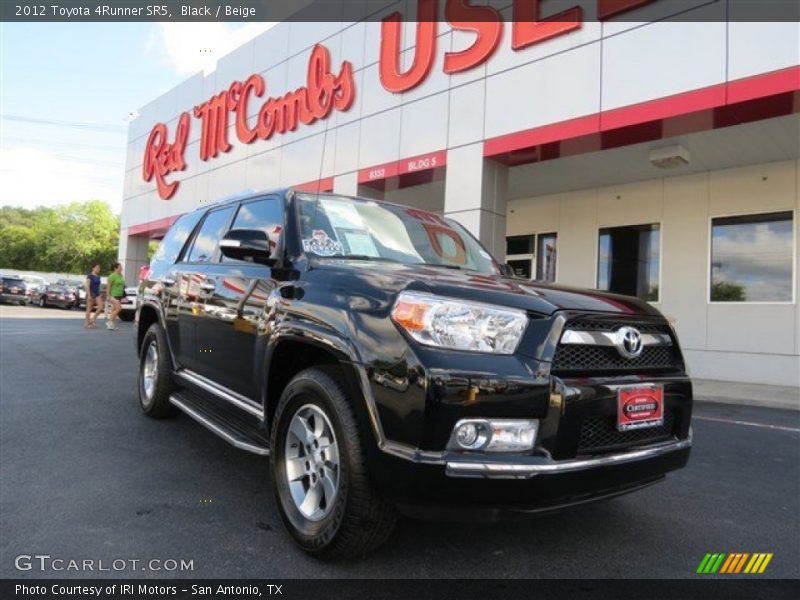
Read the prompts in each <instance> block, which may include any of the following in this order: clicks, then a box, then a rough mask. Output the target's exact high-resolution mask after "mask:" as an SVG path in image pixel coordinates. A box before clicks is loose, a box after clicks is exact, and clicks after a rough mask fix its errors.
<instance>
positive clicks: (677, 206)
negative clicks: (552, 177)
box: [507, 160, 800, 386]
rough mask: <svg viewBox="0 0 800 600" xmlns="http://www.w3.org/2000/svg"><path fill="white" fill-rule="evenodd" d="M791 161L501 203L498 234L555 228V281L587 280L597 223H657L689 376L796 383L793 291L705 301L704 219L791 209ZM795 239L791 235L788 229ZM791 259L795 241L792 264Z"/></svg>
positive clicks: (662, 306) (799, 167)
mask: <svg viewBox="0 0 800 600" xmlns="http://www.w3.org/2000/svg"><path fill="white" fill-rule="evenodd" d="M798 177H800V161H797V160H794V161H784V162H778V163H768V164H763V165H754V166H748V167H742V168H736V169H726V170H719V171H708V172H704V173H697V174H693V175H687V176H679V177H669V178H664V179H655V180H649V181H644V182H639V183H629V184H625V185H619V186H609V187H603V188H594V189H587V190H580V191H576V192H568V193H563V194H553V195H549V196H543V197H538V198H524V199H515V200H509V201H508V219H507V224H508V235H524V234H530V233H548V232H553V231H555V232H557V233H558V258H557V265H556V276H557V282H558V283H562V284H567V285H576V286H581V287H595V286H596V277H597V247H598V230H599V229H600V228H603V227H609V226H620V225H639V224H646V223H659V224H660V225H661V244H662V246H661V285H660V301H659V302H657V303H654V305H655V306H657V307H658V308H659V310H661V311H662V312H663V313H664V314H665V315H666V316H668V317H669V318H672V319H675V321H676V323H677V325H676V326H677V330H678V334H679V336H680V340H681V344H682V347H683V350H684V353H685V355H686V358H687V361H688V363H689V366H690V369H691V373H692V375H693V376H694V377H698V378H702V379H719V380H728V381H741V382H751V383H766V384H775V385H785V386H800V310H798V303H797V298H798V297H800V286H798V281H797V276H796V275H795V282H794V284H795V301H794V302H792V303H766V304H765V303H731V304H723V303H711V302H709V301H708V297H709V289H708V288H709V264H710V232H711V218H712V217H715V216H721V215H736V214H748V213H758V212H775V211H781V210H794V211H795V216H794V224H795V232H796V231H797V221H798V214H800V191H799V190H798ZM795 237H796V234H795ZM798 262H800V253H798V245H797V243H795V271H796V270H797V264H798Z"/></svg>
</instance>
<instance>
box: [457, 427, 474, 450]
mask: <svg viewBox="0 0 800 600" xmlns="http://www.w3.org/2000/svg"><path fill="white" fill-rule="evenodd" d="M478 434H479V431H478V426H477V425H476V424H475V423H464V424H463V425H461V426H460V427H457V428H456V442H458V445H459V446H461V447H462V448H472V447H473V446H474V445H475V442H477V441H478Z"/></svg>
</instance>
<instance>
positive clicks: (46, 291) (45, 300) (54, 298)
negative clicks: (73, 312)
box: [31, 283, 75, 308]
mask: <svg viewBox="0 0 800 600" xmlns="http://www.w3.org/2000/svg"><path fill="white" fill-rule="evenodd" d="M31 302H34V303H35V304H38V305H39V306H40V307H42V308H46V307H48V306H58V307H59V308H72V307H73V306H75V292H73V291H72V290H70V289H69V288H65V287H63V286H60V285H57V284H54V283H53V284H50V285H46V286H44V287H43V288H38V289H37V290H36V292H34V294H33V296H32V297H31Z"/></svg>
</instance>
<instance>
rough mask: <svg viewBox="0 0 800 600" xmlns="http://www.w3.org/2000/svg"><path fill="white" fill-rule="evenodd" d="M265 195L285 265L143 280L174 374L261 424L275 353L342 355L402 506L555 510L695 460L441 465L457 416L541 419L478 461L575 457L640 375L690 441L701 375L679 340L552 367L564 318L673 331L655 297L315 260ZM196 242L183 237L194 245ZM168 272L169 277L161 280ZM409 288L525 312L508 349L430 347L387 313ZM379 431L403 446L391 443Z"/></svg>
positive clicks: (143, 303) (158, 270) (164, 267)
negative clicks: (656, 387)
mask: <svg viewBox="0 0 800 600" xmlns="http://www.w3.org/2000/svg"><path fill="white" fill-rule="evenodd" d="M271 194H272V195H276V196H280V197H281V198H282V199H283V201H284V207H285V215H284V216H285V235H284V236H283V238H282V239H283V242H282V245H281V246H279V247H278V248H277V253H278V256H279V261H278V263H277V264H276V265H274V266H272V267H268V266H263V265H257V264H250V263H244V262H221V261H220V259H219V256H217V257H215V258H214V259H212V261H211V262H207V263H202V264H199V263H198V264H192V263H188V262H180V259H179V261H178V262H175V263H158V262H154V263H153V264H152V265H151V271H150V275H149V278H148V279H147V280H146V281H144V282H143V283H142V285H141V289H140V293H139V306H138V308H137V322H138V324H139V326H138V343H141V339H142V336H143V334H144V331H145V330H146V328H147V327H148V326H149V325H150V324H152V323H153V322H157V321H158V322H160V323H161V324H162V326H163V327H165V329H166V331H167V333H168V340H169V343H170V349H171V353H172V359H173V365H174V367H175V370H176V371H179V370H180V369H189V370H191V371H193V372H196V373H198V374H200V375H201V376H203V377H206V378H208V379H210V380H213V381H214V382H216V383H217V384H219V385H221V386H224V387H225V388H227V389H229V390H232V391H233V392H235V393H236V394H239V395H241V396H243V397H246V398H248V399H250V400H251V401H252V402H253V403H254V404H257V405H258V406H260V407H262V408H263V412H264V417H263V419H258V418H253V417H252V416H249V415H242V417H243V418H249V419H251V420H252V421H253V423H254V425H255V426H258V427H261V428H263V429H266V430H268V429H269V427H270V426H271V422H270V418H271V415H272V410H274V407H275V404H276V403H277V402H278V399H279V397H280V392H281V389H282V388H281V387H280V386H279V383H283V384H285V378H283V377H281V375H282V373H277V372H276V369H275V368H274V365H275V364H276V360H278V357H280V360H282V361H283V362H282V363H281V368H284V367H283V365H286V364H291V363H292V361H291V360H287V358H286V356H285V355H282V354H281V353H282V349H283V348H286V347H291V348H292V350H291V352H292V354H293V356H294V357H295V358H296V357H297V356H298V355H299V354H302V353H304V351H303V348H308V349H309V350H308V352H309V354H311V355H314V356H325V357H326V358H327V359H328V360H335V361H337V362H338V364H340V365H341V366H342V368H343V370H344V371H345V372H346V373H348V376H349V378H350V382H351V390H352V392H353V394H352V396H353V404H354V406H355V410H356V413H357V416H358V418H359V422H360V425H361V432H362V441H363V443H364V445H365V449H366V452H367V457H368V460H369V464H370V470H371V473H372V478H373V483H374V484H375V485H376V486H377V487H378V489H379V490H380V491H381V493H383V494H384V495H385V496H386V497H387V498H389V499H391V500H393V501H395V502H396V503H398V504H399V505H404V506H408V507H416V506H420V505H429V504H432V503H433V504H437V505H438V504H459V505H479V506H492V507H512V508H520V509H547V508H554V507H560V506H563V505H569V504H573V503H578V502H583V501H586V500H590V499H593V498H598V497H604V496H609V495H615V494H618V493H624V492H626V491H629V490H632V489H636V488H638V487H641V486H643V485H647V484H649V483H652V482H653V481H657V480H658V479H660V478H662V477H663V476H664V474H665V473H666V472H668V471H670V470H673V469H677V468H680V467H682V466H684V465H685V464H686V461H687V460H688V456H689V450H688V448H686V449H681V450H680V451H676V452H672V453H669V454H666V455H662V456H659V457H657V458H652V459H647V460H642V461H636V462H630V463H626V464H621V465H615V466H602V467H597V468H592V469H588V470H581V471H574V472H570V473H559V474H542V475H537V476H535V477H532V478H528V479H513V480H510V479H470V478H454V477H449V476H447V475H446V474H445V466H444V463H446V462H448V461H461V460H471V459H474V458H475V457H474V456H472V455H470V453H463V452H453V451H446V449H445V446H446V444H447V441H448V439H449V437H450V434H451V431H452V429H453V426H454V425H455V423H456V422H457V421H458V420H459V419H462V418H465V417H495V418H498V417H516V418H529V419H530V418H535V419H540V420H541V421H540V431H539V435H538V438H537V448H536V450H535V452H533V453H530V454H527V455H511V456H509V455H507V454H506V455H481V456H480V457H479V458H480V459H481V460H489V461H492V460H502V461H503V462H505V463H509V462H510V463H513V462H520V463H526V462H531V461H536V460H539V459H542V460H544V459H545V458H546V459H547V460H550V461H552V460H555V461H559V460H570V459H575V458H576V457H577V458H580V457H581V453H580V451H579V440H580V436H581V428H582V423H583V421H584V419H586V418H589V417H595V418H596V417H607V418H609V419H613V418H616V411H617V396H616V389H617V387H618V386H620V385H628V384H632V383H637V382H642V383H645V382H647V383H651V382H657V383H662V384H663V385H664V390H665V407H666V409H667V410H669V411H670V413H671V414H672V415H673V418H674V422H673V424H672V427H673V430H672V432H671V435H672V437H673V438H674V439H677V440H681V439H686V438H687V437H689V426H690V418H691V403H692V387H691V383H690V381H689V379H688V376H687V375H686V373H685V369H684V367H683V360H682V357H681V356H680V351H679V350H678V346H677V339H674V344H675V346H674V351H675V353H676V357H677V358H676V362H675V364H673V365H672V366H671V367H669V368H658V369H636V368H632V369H623V370H618V371H616V372H613V371H612V372H601V373H594V372H586V373H581V372H574V371H573V372H568V371H565V372H554V371H553V370H552V369H551V366H552V364H553V363H552V361H553V355H554V352H555V351H556V342H557V340H558V337H557V336H556V337H554V332H556V331H557V332H558V333H560V331H561V326H563V324H564V323H569V322H571V320H573V319H575V318H579V317H580V318H586V317H592V318H596V319H600V320H603V319H608V320H612V321H614V322H615V323H616V322H624V323H626V324H634V325H635V324H643V325H648V324H649V325H655V326H660V327H663V328H665V329H666V330H668V331H670V332H671V331H672V329H671V328H670V327H669V325H668V323H667V321H666V320H665V319H664V317H663V316H661V314H660V313H659V312H658V311H657V310H656V309H655V308H653V307H652V306H650V305H649V304H647V303H646V302H643V301H641V300H638V299H636V298H632V297H627V296H619V295H614V294H609V293H604V292H598V291H595V290H584V289H573V288H568V287H564V286H555V285H548V284H540V283H536V282H531V281H524V280H518V279H512V278H508V277H503V276H500V275H497V276H487V275H483V274H477V273H474V272H469V271H460V270H451V269H442V268H436V267H427V266H414V265H405V264H400V263H390V262H376V261H367V260H350V259H345V258H333V257H331V258H324V259H321V258H318V257H313V256H308V255H306V254H305V253H303V252H302V249H301V246H300V241H299V239H298V237H299V234H298V226H297V219H298V217H297V215H296V214H295V206H294V202H295V201H294V192H292V191H290V190H289V191H287V190H282V191H278V192H272V193H271ZM263 197H264V194H261V195H258V196H251V197H245V198H239V199H233V200H229V201H226V202H227V203H233V204H236V203H240V202H246V201H248V200H252V199H253V198H263ZM223 204H224V203H223ZM220 205H221V204H219V203H218V204H215V205H214V206H212V207H205V208H203V209H201V210H202V211H208V210H209V208H212V209H213V208H217V207H219V206H220ZM200 223H202V221H200ZM228 226H229V227H230V222H229V223H228ZM196 228H197V227H195V229H196ZM191 240H192V238H191V236H190V237H189V240H188V242H187V244H190V243H191ZM165 279H166V280H172V281H174V284H173V285H171V286H169V287H167V286H165V285H163V283H162V282H163V281H164V280H165ZM204 282H206V283H214V286H213V287H214V291H213V292H211V293H205V292H203V291H202V290H201V289H199V285H200V284H202V283H204ZM404 290H415V291H422V292H429V293H433V294H437V295H441V296H446V297H449V298H460V299H465V300H470V301H479V302H483V303H487V304H492V305H498V306H505V307H514V308H518V309H522V310H524V311H526V312H527V314H528V316H529V323H528V326H527V329H526V331H525V334H524V336H523V339H522V341H521V343H520V345H519V348H518V350H517V352H516V353H515V354H513V355H508V356H499V355H491V354H479V353H470V352H461V351H452V350H443V349H438V348H434V347H430V346H423V345H420V344H418V343H416V342H415V341H413V340H412V339H411V338H410V337H409V336H408V335H406V334H405V333H404V332H403V331H401V330H400V329H399V328H398V326H397V325H395V323H394V322H393V321H392V320H391V319H390V311H391V309H392V306H393V304H394V302H395V299H396V298H397V295H398V294H399V293H400V292H402V291H404ZM245 296H246V298H245ZM671 335H673V337H674V332H673V333H672V334H671ZM286 344H291V346H285V345H286ZM360 374H363V377H360V376H359V375H360ZM364 385H367V386H368V390H366V391H365V390H364V389H363V386H364ZM195 391H196V392H198V393H200V392H202V390H195ZM367 394H371V396H372V397H373V398H374V408H375V411H376V412H377V419H378V421H379V428H380V430H382V434H383V436H384V437H385V439H384V440H381V439H379V433H378V432H377V431H376V426H375V423H374V419H371V417H370V413H369V408H368V403H367V398H366V397H365V396H366V395H367ZM382 442H384V443H385V442H389V443H390V445H391V444H395V445H397V446H398V447H402V448H403V449H405V450H408V453H407V455H405V456H399V455H397V454H396V453H392V452H388V451H386V448H384V447H382V445H381V443H382ZM431 456H434V457H436V458H435V459H430V457H431Z"/></svg>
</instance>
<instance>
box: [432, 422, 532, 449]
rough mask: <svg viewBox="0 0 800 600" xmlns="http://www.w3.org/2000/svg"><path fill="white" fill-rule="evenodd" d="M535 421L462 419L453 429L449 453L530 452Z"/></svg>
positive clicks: (448, 445)
mask: <svg viewBox="0 0 800 600" xmlns="http://www.w3.org/2000/svg"><path fill="white" fill-rule="evenodd" d="M538 429H539V421H538V420H537V419H462V420H461V421H459V422H458V423H456V426H455V427H454V428H453V433H452V434H451V436H450V442H449V443H448V444H447V447H448V449H451V450H480V451H484V452H523V451H526V450H531V449H533V446H534V444H535V442H536V432H537V431H538Z"/></svg>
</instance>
